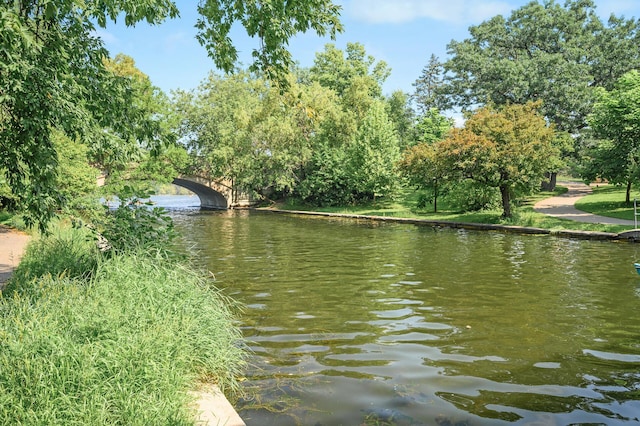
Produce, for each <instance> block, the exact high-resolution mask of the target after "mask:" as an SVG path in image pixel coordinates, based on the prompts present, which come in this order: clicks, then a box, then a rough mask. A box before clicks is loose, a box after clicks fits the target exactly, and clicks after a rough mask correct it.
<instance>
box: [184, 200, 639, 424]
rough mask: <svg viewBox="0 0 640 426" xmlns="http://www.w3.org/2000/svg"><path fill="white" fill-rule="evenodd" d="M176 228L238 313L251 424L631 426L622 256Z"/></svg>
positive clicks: (546, 242)
mask: <svg viewBox="0 0 640 426" xmlns="http://www.w3.org/2000/svg"><path fill="white" fill-rule="evenodd" d="M175 220H176V223H177V225H178V227H179V228H180V229H182V230H183V232H184V234H185V236H186V241H185V245H186V246H187V247H189V249H190V250H191V252H192V253H196V254H198V257H199V262H201V265H202V266H203V267H204V268H207V269H209V270H210V271H212V272H213V273H214V274H215V276H216V277H217V279H218V282H217V283H218V285H219V286H220V287H222V288H224V289H225V290H226V292H227V293H228V294H231V295H233V297H235V298H236V299H238V300H240V301H242V302H243V303H244V304H245V311H244V313H243V316H242V318H241V320H242V329H243V332H244V334H245V336H246V338H247V340H248V341H249V344H250V347H251V349H252V350H253V351H254V355H253V357H252V360H251V365H252V366H251V369H250V370H249V371H248V376H249V380H248V381H247V382H246V384H247V396H246V397H245V398H244V399H242V400H241V401H239V403H238V408H239V409H240V414H241V415H242V417H243V418H244V419H245V421H246V423H247V424H248V425H286V424H304V425H306V424H318V425H332V424H348V425H358V424H412V425H419V424H424V425H431V424H438V425H456V424H458V425H463V424H467V425H493V424H558V425H564V424H571V423H601V424H614V425H615V424H634V423H637V422H639V421H640V420H639V419H638V414H637V413H640V405H639V403H638V400H639V399H640V398H638V397H639V396H640V395H639V394H638V393H639V392H640V377H639V375H638V367H639V363H640V359H639V358H640V347H639V345H640V344H639V343H638V342H640V340H639V339H638V337H640V319H639V318H638V316H637V315H636V312H637V306H638V302H639V300H638V297H637V296H638V287H639V283H640V277H638V276H637V274H636V272H635V270H633V268H632V264H633V262H634V261H635V260H636V255H638V253H637V247H636V246H635V245H631V244H615V243H610V242H606V243H603V242H590V241H574V240H563V239H558V238H553V237H533V236H520V235H510V234H500V233H494V232H489V233H475V232H470V231H464V230H462V231H451V230H446V229H432V228H422V227H414V226H408V225H393V224H371V223H369V222H365V221H356V222H353V221H345V220H339V219H318V218H295V217H289V216H277V215H271V214H260V213H249V212H208V213H197V212H181V213H177V214H176V215H175Z"/></svg>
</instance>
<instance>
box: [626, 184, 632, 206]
mask: <svg viewBox="0 0 640 426" xmlns="http://www.w3.org/2000/svg"><path fill="white" fill-rule="evenodd" d="M626 202H627V205H629V204H631V181H629V182H627V198H626Z"/></svg>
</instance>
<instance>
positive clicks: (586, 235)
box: [255, 208, 640, 242]
mask: <svg viewBox="0 0 640 426" xmlns="http://www.w3.org/2000/svg"><path fill="white" fill-rule="evenodd" d="M255 210H256V211H261V212H271V213H275V214H291V215H306V216H316V217H327V218H337V219H355V220H368V221H374V222H389V223H404V224H409V225H418V226H431V227H434V228H452V229H467V230H473V231H502V232H509V233H516V234H528V235H549V236H556V237H564V238H576V239H583V240H584V239H587V240H600V241H603V240H609V241H629V242H640V229H631V230H629V231H624V232H620V233H613V232H601V231H579V230H567V229H561V230H551V229H544V228H534V227H527V226H516V225H497V224H491V223H471V222H448V221H443V220H433V219H412V218H402V217H393V216H371V215H360V214H350V213H328V212H314V211H305V210H280V209H274V208H259V209H255Z"/></svg>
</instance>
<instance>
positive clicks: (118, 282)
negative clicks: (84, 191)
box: [0, 230, 245, 425]
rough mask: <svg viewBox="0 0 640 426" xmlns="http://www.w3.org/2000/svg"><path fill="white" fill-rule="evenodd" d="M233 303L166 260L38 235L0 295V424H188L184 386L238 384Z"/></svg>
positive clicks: (75, 237) (66, 236)
mask: <svg viewBox="0 0 640 426" xmlns="http://www.w3.org/2000/svg"><path fill="white" fill-rule="evenodd" d="M235 306H236V304H235V303H234V302H233V301H231V300H230V299H228V298H227V297H225V296H224V295H223V294H221V293H220V292H219V291H218V290H217V289H216V288H215V287H214V286H213V285H212V283H211V282H210V281H209V280H208V279H207V278H204V277H203V275H202V274H199V273H197V272H196V271H194V270H193V269H191V268H190V267H189V266H188V265H185V264H183V263H180V262H178V261H176V260H171V259H169V258H167V257H166V256H162V255H154V254H153V252H152V251H146V252H145V251H143V250H137V251H130V252H128V253H126V255H125V254H121V253H119V254H115V255H113V256H110V257H105V256H102V255H99V254H98V253H97V252H96V249H95V243H93V242H88V241H87V239H86V238H85V236H83V235H80V234H79V232H78V231H77V230H66V231H56V232H54V233H52V235H50V236H47V237H42V238H40V239H38V240H36V241H35V242H33V243H32V244H31V245H30V246H29V248H28V250H27V253H26V255H25V258H24V260H23V262H22V263H21V264H20V266H19V268H18V270H17V271H16V273H15V275H14V276H13V278H12V280H11V281H10V283H9V286H8V288H7V289H5V291H4V292H3V293H2V294H1V295H0V311H1V316H2V318H3V321H2V323H1V326H0V348H1V350H0V364H1V365H2V366H3V368H2V369H0V423H2V424H9V423H11V424H47V425H70V424H126V425H149V424H173V425H188V424H193V423H194V419H195V414H194V412H192V411H191V409H190V408H189V407H190V405H189V403H190V398H191V397H190V396H189V393H188V391H189V390H193V389H195V388H196V387H197V386H198V384H199V383H200V382H212V381H213V382H215V383H216V384H217V385H218V386H219V387H220V388H222V389H223V390H224V391H226V392H227V393H229V392H233V391H235V390H237V389H238V385H237V378H238V377H239V376H240V374H242V368H243V366H244V356H245V355H244V354H245V350H244V348H243V346H242V345H241V334H240V331H239V330H238V328H237V327H236V326H235V324H234V322H233V321H234V312H233V311H234V309H235V308H234V307H235Z"/></svg>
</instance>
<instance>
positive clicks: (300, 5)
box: [196, 0, 342, 86]
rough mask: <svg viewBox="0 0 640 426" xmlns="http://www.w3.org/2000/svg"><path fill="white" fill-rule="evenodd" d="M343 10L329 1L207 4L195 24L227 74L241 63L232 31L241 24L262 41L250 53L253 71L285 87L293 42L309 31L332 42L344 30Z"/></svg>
mask: <svg viewBox="0 0 640 426" xmlns="http://www.w3.org/2000/svg"><path fill="white" fill-rule="evenodd" d="M340 9H341V8H340V6H337V5H335V4H333V2H332V1H331V0H305V1H286V0H270V1H262V0H249V1H242V2H238V1H236V0H205V1H202V2H200V3H199V4H198V12H199V13H200V15H201V17H200V19H198V22H197V23H196V28H197V29H198V35H197V36H196V37H197V39H198V41H199V42H200V44H202V45H203V46H204V47H206V49H207V51H208V52H209V56H210V57H211V58H212V59H213V61H214V63H215V64H216V66H217V67H218V68H220V69H222V70H223V71H225V72H227V73H228V72H231V71H233V70H234V67H235V65H236V62H237V60H238V50H237V49H236V47H235V46H234V45H233V43H232V41H231V39H230V38H229V32H230V30H231V27H232V25H233V23H234V22H239V23H241V24H242V26H243V27H244V28H245V29H246V31H247V34H248V35H249V36H250V37H254V38H256V39H258V40H259V41H260V46H259V47H256V48H254V49H253V51H252V52H251V54H252V57H253V61H254V62H253V65H252V66H251V69H250V70H251V71H261V72H262V73H264V75H266V76H267V78H269V79H271V80H273V81H276V82H278V83H280V84H281V85H284V86H287V85H288V81H287V79H286V76H287V74H288V72H289V69H290V68H291V67H292V66H293V59H292V58H291V54H290V53H289V52H288V51H287V49H286V46H287V44H288V43H289V40H290V39H291V38H292V37H293V36H294V35H295V34H297V33H300V32H306V31H308V30H313V31H315V32H316V33H317V34H318V35H321V36H322V35H326V34H329V35H330V36H331V38H334V37H335V35H336V33H338V32H341V31H342V25H341V24H340V21H339V20H338V17H339V15H340Z"/></svg>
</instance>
